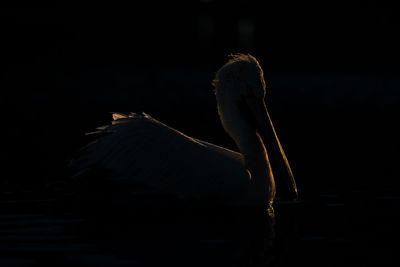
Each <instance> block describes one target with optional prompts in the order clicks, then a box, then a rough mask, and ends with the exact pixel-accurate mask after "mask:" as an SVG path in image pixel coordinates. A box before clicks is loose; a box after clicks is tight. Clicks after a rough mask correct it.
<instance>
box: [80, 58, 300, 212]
mask: <svg viewBox="0 0 400 267" xmlns="http://www.w3.org/2000/svg"><path fill="white" fill-rule="evenodd" d="M212 85H213V86H214V92H215V96H216V100H217V109H218V114H219V117H220V121H221V123H222V126H223V128H224V130H225V131H226V132H227V134H228V135H229V136H230V137H231V138H232V139H233V141H234V142H235V144H236V146H237V148H238V150H239V152H236V151H233V150H230V149H227V148H224V147H221V146H218V145H215V144H211V143H209V142H206V141H202V140H199V139H196V138H193V137H190V136H188V135H186V134H184V133H182V132H180V131H178V130H176V129H174V128H172V127H170V126H168V125H165V124H164V123H162V122H160V121H158V120H157V119H155V118H153V117H151V116H150V115H148V114H146V113H143V114H137V113H130V114H122V113H117V112H115V113H112V117H113V121H112V122H111V124H109V125H105V126H102V127H98V128H97V129H96V131H94V132H91V133H88V134H98V135H99V136H100V137H99V138H97V139H96V140H94V141H93V142H91V143H89V144H87V145H86V146H85V147H83V149H82V151H81V155H80V156H79V157H78V158H76V159H74V160H73V161H72V162H73V163H72V165H73V166H75V167H76V169H77V171H76V173H75V175H74V176H73V177H74V179H83V178H82V177H84V176H85V174H86V173H88V171H89V170H90V169H91V168H92V166H102V167H103V168H104V169H106V170H109V171H110V173H111V175H110V178H109V179H111V180H112V181H115V182H121V183H125V184H132V185H141V186H142V187H141V188H147V189H148V190H155V191H156V192H162V193H167V194H170V195H173V196H177V197H179V198H181V199H196V200H202V199H212V200H213V201H215V202H216V203H219V204H222V205H228V206H257V205H266V206H267V207H268V210H269V213H270V214H273V206H272V205H273V201H274V198H275V195H276V186H275V177H276V178H277V179H282V180H283V181H284V182H285V183H284V184H285V185H286V186H287V187H288V190H289V192H290V195H291V197H292V198H293V199H296V198H297V196H298V195H297V186H296V182H295V179H294V176H293V173H292V170H291V167H290V165H289V162H288V160H287V157H286V155H285V152H284V150H283V148H282V145H281V144H280V142H279V139H278V136H277V133H276V131H275V128H274V126H273V124H272V121H271V118H270V115H269V113H268V110H267V108H266V104H265V101H264V98H265V94H266V83H265V80H264V73H263V70H262V68H261V66H260V64H259V62H258V61H257V59H256V58H255V57H254V56H252V55H250V54H241V53H240V54H231V55H229V58H228V61H227V62H226V63H225V64H224V65H223V66H222V67H221V68H220V69H219V70H218V71H217V72H216V75H215V79H214V80H213V81H212Z"/></svg>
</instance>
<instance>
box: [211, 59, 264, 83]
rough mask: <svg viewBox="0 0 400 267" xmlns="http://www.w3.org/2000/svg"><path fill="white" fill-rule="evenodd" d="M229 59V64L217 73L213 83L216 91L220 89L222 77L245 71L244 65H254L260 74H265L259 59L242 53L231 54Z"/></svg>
mask: <svg viewBox="0 0 400 267" xmlns="http://www.w3.org/2000/svg"><path fill="white" fill-rule="evenodd" d="M228 58H229V60H228V62H227V63H225V64H224V65H223V66H222V67H221V68H220V69H219V70H218V71H217V73H216V75H215V79H214V80H213V81H212V85H213V86H214V91H215V88H216V87H218V85H219V82H220V79H221V77H223V76H225V75H226V74H227V73H235V72H240V71H241V70H242V69H243V67H244V65H247V64H250V65H253V66H254V67H255V68H257V69H258V70H259V72H260V73H262V72H263V71H262V69H261V66H260V64H259V63H258V61H257V59H256V58H255V57H254V56H252V55H250V54H242V53H237V54H230V55H229V56H228Z"/></svg>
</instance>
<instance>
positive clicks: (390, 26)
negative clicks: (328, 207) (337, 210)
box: [0, 0, 400, 234]
mask: <svg viewBox="0 0 400 267" xmlns="http://www.w3.org/2000/svg"><path fill="white" fill-rule="evenodd" d="M127 2H128V1H77V2H71V1H57V2H54V3H39V2H36V1H35V2H32V3H29V4H26V3H23V2H19V1H14V2H12V3H11V4H5V5H3V4H2V5H3V6H2V7H1V11H0V12H1V26H0V30H1V43H2V49H1V55H2V56H1V63H2V72H1V73H2V76H1V88H2V93H1V94H2V98H1V99H2V100H1V101H2V106H3V108H4V112H3V113H2V114H3V115H2V124H3V128H4V130H3V132H5V133H6V137H5V138H3V145H2V147H3V149H2V150H3V155H4V156H5V160H4V161H3V163H5V170H7V171H11V172H10V174H9V175H6V176H3V177H2V178H1V179H2V181H1V182H2V184H3V185H4V186H7V187H13V188H24V187H29V188H40V187H42V186H43V185H44V184H46V183H48V182H51V181H54V180H62V179H65V178H66V177H67V176H68V171H67V168H66V164H67V162H68V161H69V159H70V158H71V157H72V156H73V155H74V153H75V152H76V150H77V149H78V148H79V147H80V146H82V145H83V144H84V143H86V142H87V141H88V138H86V137H85V136H84V133H85V132H88V131H92V130H93V129H94V128H95V127H97V126H101V125H104V124H107V123H109V121H110V119H111V117H110V114H109V113H108V112H110V111H119V112H129V111H134V112H142V111H144V112H147V113H150V114H151V115H152V116H153V117H155V118H157V119H158V120H160V121H162V122H164V123H166V124H167V125H170V126H172V127H174V128H176V129H178V130H181V131H183V132H184V133H186V134H188V135H190V136H194V137H196V138H200V139H203V140H206V141H209V142H212V143H216V144H218V145H222V146H226V147H229V148H232V149H236V148H235V146H234V143H233V142H232V140H230V139H229V137H228V136H227V135H226V134H225V133H224V131H223V129H222V127H221V125H220V123H219V119H218V117H217V112H216V101H215V97H214V95H213V91H212V90H213V88H212V86H211V81H212V79H213V76H214V74H215V72H216V71H217V70H218V68H219V67H220V66H222V64H224V63H225V62H226V60H227V56H228V55H229V54H230V53H237V52H243V53H250V54H252V55H254V56H255V57H256V58H257V59H258V60H259V62H260V64H261V66H262V67H263V69H264V72H265V79H266V83H267V87H268V89H267V97H266V102H267V105H268V106H269V110H270V113H271V116H272V119H273V121H274V124H275V126H276V128H277V131H278V134H279V136H280V139H281V142H282V143H283V145H284V147H285V149H286V153H287V156H288V158H289V160H290V162H291V165H292V168H293V171H294V174H295V177H296V179H297V182H298V186H299V189H300V190H301V196H300V198H301V199H318V196H319V195H320V194H321V192H335V193H338V194H342V195H345V196H347V195H352V194H353V193H352V192H355V191H357V190H363V192H365V193H364V194H365V199H369V198H371V199H372V198H374V197H377V196H382V195H385V196H396V195H398V193H399V189H398V187H397V185H398V184H399V183H398V179H399V175H398V173H397V166H398V165H397V164H398V157H397V151H398V149H399V145H400V141H399V139H398V136H399V130H398V127H397V124H398V117H399V114H400V77H399V72H400V69H399V67H398V62H399V59H400V52H399V51H400V50H399V49H398V47H399V44H400V30H399V29H400V27H399V26H400V25H399V24H400V21H399V16H398V12H397V11H398V10H397V9H396V8H395V5H394V4H392V3H389V2H385V1H372V0H369V1H354V0H351V1H350V0H349V1H307V2H304V1H296V2H291V1H290V2H289V1H265V2H264V3H261V2H256V1H235V2H232V1H218V0H215V1H182V3H177V2H171V1H165V2H163V3H159V2H154V1H146V2H145V3H140V4H138V3H137V1H130V2H129V3H127ZM143 2H144V1H143ZM360 205H361V204H360ZM395 207H397V206H393V209H392V210H391V211H390V212H391V213H392V214H395V213H397V211H398V209H397V208H395ZM394 216H396V215H394ZM396 218H397V217H396ZM390 227H392V228H393V229H394V227H395V226H393V225H392V226H390ZM392 228H389V230H388V231H389V234H390V231H391V230H390V229H392ZM386 234H387V233H386Z"/></svg>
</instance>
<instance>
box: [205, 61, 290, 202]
mask: <svg viewBox="0 0 400 267" xmlns="http://www.w3.org/2000/svg"><path fill="white" fill-rule="evenodd" d="M213 85H214V87H215V93H216V96H217V99H220V100H221V99H230V100H233V101H236V104H237V106H238V108H239V110H241V112H242V114H243V116H244V118H246V120H247V121H248V122H249V124H250V125H252V127H254V128H255V129H256V130H257V132H258V134H259V136H260V137H261V139H262V142H263V143H264V145H265V147H266V149H267V151H268V154H269V158H270V161H271V165H272V170H273V172H274V175H275V174H277V179H282V180H283V181H284V182H285V184H286V185H287V189H288V193H287V194H288V195H289V197H290V198H293V199H295V198H297V186H296V183H295V180H294V178H293V174H292V171H291V168H290V166H289V163H288V161H287V158H286V155H285V153H284V151H283V148H282V146H281V144H280V142H279V139H278V136H277V134H276V132H275V129H274V127H273V124H272V121H271V118H270V116H269V114H268V111H267V107H266V105H265V102H264V98H265V91H266V85H265V80H264V73H263V70H262V68H261V66H260V64H259V63H258V61H257V60H256V58H255V57H253V56H251V55H248V54H236V55H231V56H230V60H229V61H228V62H227V63H226V64H225V65H224V66H222V67H221V69H219V70H218V72H217V73H216V77H215V79H214V81H213ZM225 96H229V97H225Z"/></svg>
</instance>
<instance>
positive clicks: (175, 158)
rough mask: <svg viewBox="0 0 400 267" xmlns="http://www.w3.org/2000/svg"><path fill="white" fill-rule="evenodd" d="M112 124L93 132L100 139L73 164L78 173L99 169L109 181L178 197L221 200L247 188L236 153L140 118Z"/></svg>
mask: <svg viewBox="0 0 400 267" xmlns="http://www.w3.org/2000/svg"><path fill="white" fill-rule="evenodd" d="M113 119H114V120H113V122H112V124H111V125H107V126H103V127H99V128H97V132H94V133H97V134H100V135H102V136H101V137H100V138H98V139H97V140H95V141H94V142H92V143H90V144H88V145H87V146H86V147H85V148H84V149H83V151H84V152H83V153H82V156H81V157H80V158H78V159H76V160H75V161H74V163H73V164H74V165H75V166H78V172H79V171H82V170H85V169H90V167H91V166H95V165H101V166H103V167H104V168H106V169H110V170H112V171H113V173H114V176H113V177H112V179H113V180H119V181H124V182H128V183H129V182H134V183H142V184H145V185H148V186H150V187H154V188H157V189H158V190H161V191H165V192H169V193H173V194H178V195H180V196H183V197H185V196H190V197H202V196H204V194H207V195H221V193H222V192H227V191H238V190H240V189H241V187H242V186H243V185H244V184H246V183H248V173H247V171H246V169H245V168H243V166H242V165H241V164H240V163H239V161H240V156H241V155H240V154H239V153H236V152H233V151H230V150H227V149H224V148H220V147H217V146H215V145H212V144H209V143H206V142H203V141H200V140H197V139H194V138H191V137H189V136H187V135H185V134H183V133H181V132H179V131H177V130H175V129H173V128H170V127H168V126H167V125H165V124H163V123H161V122H159V121H157V120H155V119H154V118H152V117H151V116H149V115H148V114H145V113H144V114H143V115H138V114H135V113H131V114H129V115H124V114H120V113H113ZM221 151H222V152H221ZM229 151H230V152H229ZM229 154H231V157H230V156H229ZM227 155H228V156H227ZM227 189H229V190H227Z"/></svg>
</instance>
